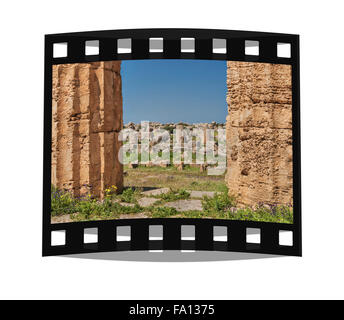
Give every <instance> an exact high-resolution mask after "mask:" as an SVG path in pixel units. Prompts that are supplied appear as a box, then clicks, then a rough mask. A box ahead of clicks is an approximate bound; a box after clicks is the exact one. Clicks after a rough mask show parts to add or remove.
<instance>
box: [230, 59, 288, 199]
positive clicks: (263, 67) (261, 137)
mask: <svg viewBox="0 0 344 320" xmlns="http://www.w3.org/2000/svg"><path fill="white" fill-rule="evenodd" d="M227 87H228V92H227V103H228V117H227V123H226V139H227V175H226V182H227V185H228V188H229V190H230V192H232V193H234V194H236V195H237V196H238V202H239V204H243V205H256V204H257V203H258V202H263V203H268V204H288V203H292V199H293V194H292V192H293V189H292V183H293V179H292V178H293V170H292V164H293V162H292V90H291V67H290V66H289V65H277V64H269V63H248V62H235V61H228V62H227Z"/></svg>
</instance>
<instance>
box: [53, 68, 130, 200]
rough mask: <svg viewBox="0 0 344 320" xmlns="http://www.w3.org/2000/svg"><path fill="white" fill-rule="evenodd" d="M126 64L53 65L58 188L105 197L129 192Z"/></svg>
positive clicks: (54, 148) (54, 178)
mask: <svg viewBox="0 0 344 320" xmlns="http://www.w3.org/2000/svg"><path fill="white" fill-rule="evenodd" d="M120 68H121V62H120V61H109V62H92V63H75V64H61V65H55V66H53V101H52V108H53V119H52V170H51V175H52V184H53V185H55V186H57V187H58V188H60V189H64V190H69V191H73V193H74V195H75V196H80V195H84V194H87V193H89V192H90V193H91V194H92V195H95V196H97V197H102V196H103V192H104V190H105V189H106V188H108V187H109V186H111V185H116V186H117V188H118V189H119V190H122V188H123V166H122V164H121V163H120V161H119V160H118V150H119V148H120V146H121V142H120V141H118V135H119V131H120V130H121V129H122V127H123V107H122V88H121V86H122V85H121V75H120Z"/></svg>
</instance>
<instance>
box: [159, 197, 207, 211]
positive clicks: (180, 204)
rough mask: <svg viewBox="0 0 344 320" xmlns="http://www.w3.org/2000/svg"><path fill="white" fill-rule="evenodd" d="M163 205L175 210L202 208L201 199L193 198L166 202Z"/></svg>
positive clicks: (200, 209)
mask: <svg viewBox="0 0 344 320" xmlns="http://www.w3.org/2000/svg"><path fill="white" fill-rule="evenodd" d="M164 206H166V207H172V208H175V209H176V210H177V211H189V210H199V211H202V210H203V207H202V201H201V200H195V199H190V200H178V201H173V202H168V203H165V205H164Z"/></svg>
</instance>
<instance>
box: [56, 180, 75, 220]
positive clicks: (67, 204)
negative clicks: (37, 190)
mask: <svg viewBox="0 0 344 320" xmlns="http://www.w3.org/2000/svg"><path fill="white" fill-rule="evenodd" d="M74 212H76V200H75V199H74V198H73V196H72V195H71V194H70V193H69V192H67V191H62V190H59V189H57V188H56V187H54V186H52V187H51V215H52V216H57V215H62V214H70V213H74Z"/></svg>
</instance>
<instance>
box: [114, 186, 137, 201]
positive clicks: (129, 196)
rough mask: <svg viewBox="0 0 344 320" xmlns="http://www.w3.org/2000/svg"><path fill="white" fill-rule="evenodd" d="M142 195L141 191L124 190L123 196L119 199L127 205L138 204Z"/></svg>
mask: <svg viewBox="0 0 344 320" xmlns="http://www.w3.org/2000/svg"><path fill="white" fill-rule="evenodd" d="M140 193H141V190H139V189H133V188H128V189H125V190H123V192H122V194H121V195H119V199H120V200H121V201H123V202H127V203H136V202H137V198H138V196H139V195H140Z"/></svg>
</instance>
